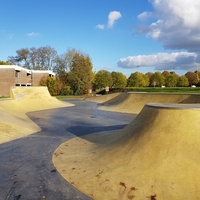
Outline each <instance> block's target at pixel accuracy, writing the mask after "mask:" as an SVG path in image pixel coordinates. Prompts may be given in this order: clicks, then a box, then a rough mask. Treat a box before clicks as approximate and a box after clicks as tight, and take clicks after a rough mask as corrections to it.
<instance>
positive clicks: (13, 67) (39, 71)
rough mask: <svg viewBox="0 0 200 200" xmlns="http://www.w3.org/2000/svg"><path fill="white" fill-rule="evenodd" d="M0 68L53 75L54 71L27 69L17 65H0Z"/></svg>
mask: <svg viewBox="0 0 200 200" xmlns="http://www.w3.org/2000/svg"><path fill="white" fill-rule="evenodd" d="M0 69H15V70H16V71H22V70H23V71H26V72H27V73H28V74H31V73H47V74H51V75H53V76H55V73H54V72H53V71H51V70H29V69H26V68H24V67H20V66H18V65H0Z"/></svg>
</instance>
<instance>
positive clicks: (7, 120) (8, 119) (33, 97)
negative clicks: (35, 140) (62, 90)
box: [0, 87, 73, 144]
mask: <svg viewBox="0 0 200 200" xmlns="http://www.w3.org/2000/svg"><path fill="white" fill-rule="evenodd" d="M10 94H11V95H10V96H11V98H9V99H1V100H0V112H1V115H0V133H1V134H0V144H1V143H4V142H8V141H10V140H14V139H17V138H20V137H23V136H26V135H29V134H32V133H35V132H37V131H40V127H39V126H38V125H36V124H35V123H33V122H32V121H31V120H30V119H29V118H28V117H27V116H26V113H28V112H34V111H39V110H46V109H54V108H60V107H68V106H73V105H72V104H70V103H67V102H61V101H59V100H58V99H56V98H55V97H52V96H51V95H50V94H49V91H48V89H47V87H12V88H11V90H10Z"/></svg>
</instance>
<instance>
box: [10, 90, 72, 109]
mask: <svg viewBox="0 0 200 200" xmlns="http://www.w3.org/2000/svg"><path fill="white" fill-rule="evenodd" d="M10 92H11V95H10V96H11V97H12V98H13V100H11V101H10V103H9V104H10V105H9V107H8V109H10V108H11V109H12V110H17V111H20V112H31V111H37V110H46V109H53V108H59V107H67V106H73V105H72V104H70V103H66V102H62V101H59V100H58V99H57V98H56V97H52V96H51V95H50V93H49V91H48V88H47V87H13V88H11V90H10Z"/></svg>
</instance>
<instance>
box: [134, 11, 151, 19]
mask: <svg viewBox="0 0 200 200" xmlns="http://www.w3.org/2000/svg"><path fill="white" fill-rule="evenodd" d="M151 17H153V13H152V12H142V13H140V14H139V15H138V16H137V18H138V20H140V21H145V20H146V19H148V18H151Z"/></svg>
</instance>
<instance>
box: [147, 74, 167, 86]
mask: <svg viewBox="0 0 200 200" xmlns="http://www.w3.org/2000/svg"><path fill="white" fill-rule="evenodd" d="M164 83H165V79H164V77H163V76H162V74H161V73H160V72H155V73H154V74H152V76H151V79H150V85H151V86H154V87H155V86H162V85H163V84H164Z"/></svg>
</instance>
